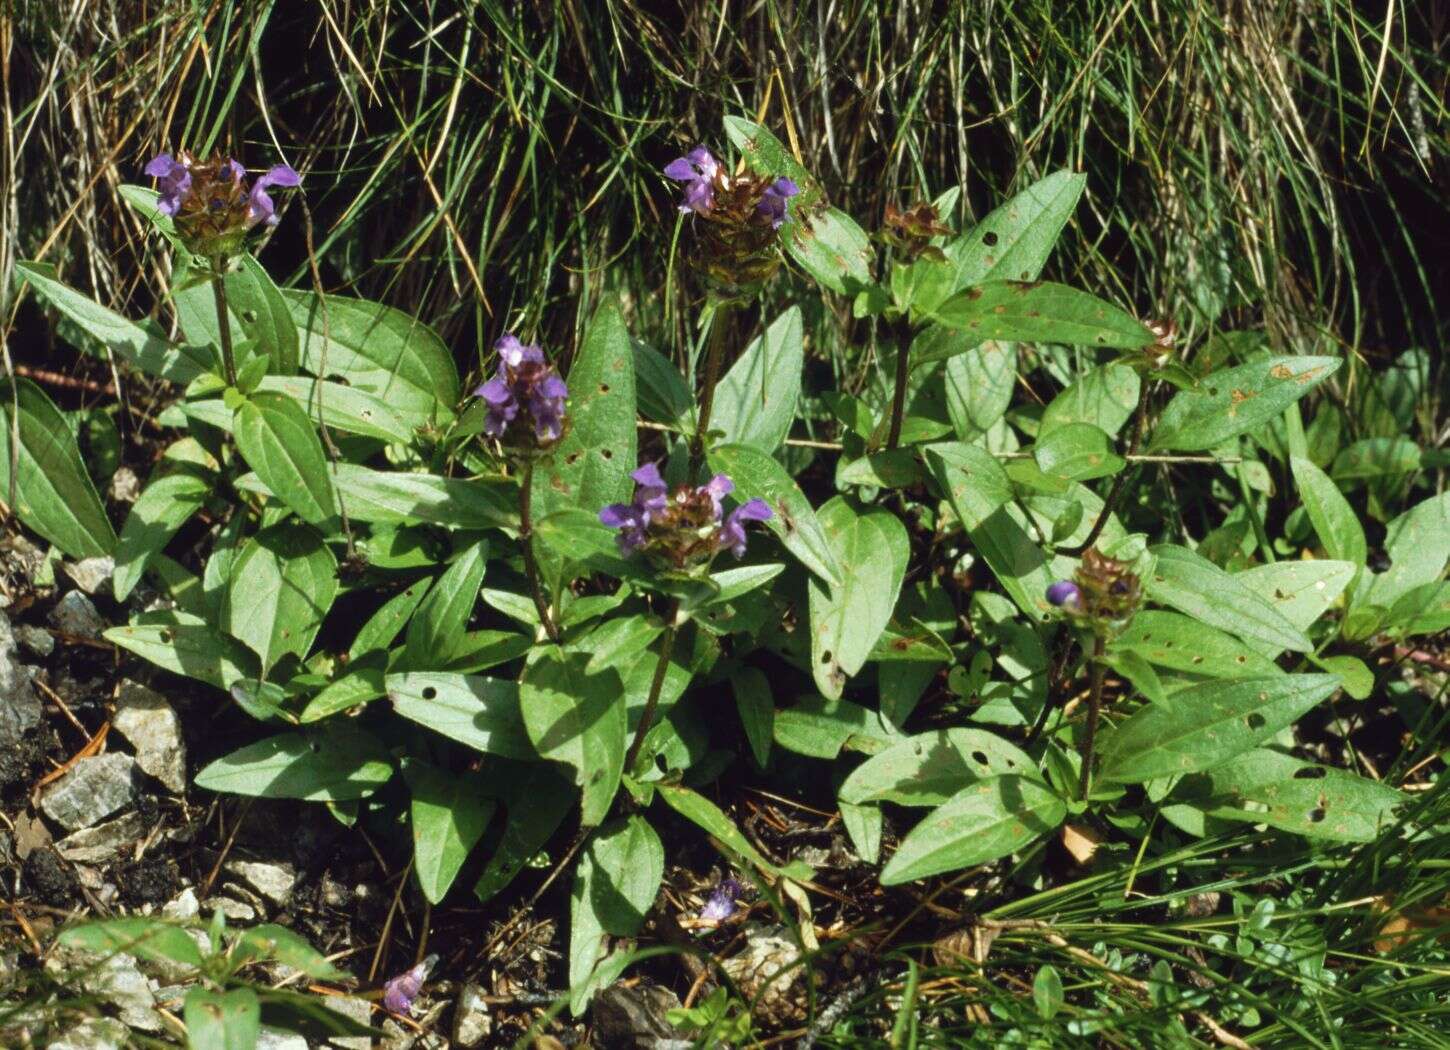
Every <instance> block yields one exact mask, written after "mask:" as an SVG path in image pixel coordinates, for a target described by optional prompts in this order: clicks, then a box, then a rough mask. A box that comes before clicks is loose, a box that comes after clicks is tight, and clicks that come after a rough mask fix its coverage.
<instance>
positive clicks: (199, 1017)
mask: <svg viewBox="0 0 1450 1050" xmlns="http://www.w3.org/2000/svg"><path fill="white" fill-rule="evenodd" d="M182 1016H183V1017H184V1018H185V1020H186V1045H187V1048H188V1050H254V1048H255V1047H256V1045H257V1040H258V1039H259V1038H260V1037H261V1032H262V1004H261V1003H259V1002H258V1001H257V993H256V992H254V991H252V989H250V988H233V989H232V990H231V991H229V992H213V991H208V990H207V989H205V988H193V989H191V991H189V992H187V993H186V999H185V1001H184V1002H183V1004H182Z"/></svg>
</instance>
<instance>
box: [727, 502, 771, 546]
mask: <svg viewBox="0 0 1450 1050" xmlns="http://www.w3.org/2000/svg"><path fill="white" fill-rule="evenodd" d="M773 517H775V515H774V514H772V513H771V510H770V505H769V504H768V503H766V502H765V500H763V499H753V500H749V501H747V502H745V503H743V504H741V505H740V506H738V507H736V508H735V509H734V510H732V511H731V512H730V516H729V517H728V518H726V519H725V524H724V525H722V526H721V527H720V535H719V537H718V538H717V539H716V542H717V543H719V545H720V546H721V547H729V548H730V553H731V554H733V555H735V557H737V558H743V557H744V556H745V523H746V522H747V521H769V520H770V519H771V518H773Z"/></svg>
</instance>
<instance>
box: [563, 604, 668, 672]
mask: <svg viewBox="0 0 1450 1050" xmlns="http://www.w3.org/2000/svg"><path fill="white" fill-rule="evenodd" d="M664 629H665V627H664V624H663V623H661V622H660V621H659V620H658V619H655V618H652V617H648V616H645V615H643V614H636V615H634V616H616V617H614V618H613V619H609V620H605V621H604V622H603V623H602V624H600V625H599V626H598V627H596V628H594V630H592V631H590V632H589V634H588V635H587V636H586V637H585V638H584V639H583V640H582V641H581V642H580V648H581V649H587V650H588V651H589V663H588V664H586V665H585V667H584V673H585V674H596V673H597V672H599V671H602V670H604V669H605V668H606V667H619V666H626V667H627V666H628V665H629V664H630V663H632V662H633V661H634V660H635V659H637V658H638V656H639V654H640V653H642V652H644V650H646V649H647V648H649V646H650V644H651V643H652V642H653V641H654V640H655V639H656V638H658V637H659V636H660V635H661V634H662V633H663V632H664Z"/></svg>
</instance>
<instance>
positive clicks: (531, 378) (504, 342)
mask: <svg viewBox="0 0 1450 1050" xmlns="http://www.w3.org/2000/svg"><path fill="white" fill-rule="evenodd" d="M494 349H496V350H497V351H498V357H499V362H498V372H497V373H496V374H495V375H494V377H493V378H492V379H490V380H489V381H488V382H487V383H484V384H483V385H482V386H481V387H479V388H478V389H477V390H475V391H474V394H475V395H476V396H477V397H481V398H483V400H484V401H485V402H486V403H487V404H488V417H487V418H486V419H485V420H484V422H483V432H484V433H485V434H487V435H489V437H495V438H503V437H504V436H505V435H506V434H508V432H509V430H510V428H511V427H512V425H513V423H514V421H515V420H516V419H517V418H518V416H519V412H520V411H521V410H522V411H523V412H524V413H525V414H526V416H527V417H528V420H529V422H531V423H532V424H533V430H532V432H531V433H532V439H533V441H534V442H535V443H536V444H537V445H539V446H541V447H547V446H549V445H552V444H554V442H556V441H558V440H559V439H560V438H561V437H563V436H564V402H565V399H566V398H568V396H569V388H568V386H566V385H565V383H564V381H563V380H562V379H560V378H559V376H558V374H557V373H556V372H555V371H554V367H553V365H551V364H549V363H548V361H547V360H545V358H544V351H543V350H541V349H540V348H539V347H537V346H528V345H527V344H525V343H522V342H520V341H519V338H518V337H517V336H516V335H514V334H513V333H512V332H510V333H506V334H505V335H504V336H502V337H501V338H500V339H499V341H498V342H497V343H495V344H494Z"/></svg>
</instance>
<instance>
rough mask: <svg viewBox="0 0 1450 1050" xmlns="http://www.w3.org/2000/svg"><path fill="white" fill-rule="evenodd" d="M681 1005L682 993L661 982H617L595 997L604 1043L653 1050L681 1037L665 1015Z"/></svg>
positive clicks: (596, 1026) (597, 1024) (632, 1049)
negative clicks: (633, 983)
mask: <svg viewBox="0 0 1450 1050" xmlns="http://www.w3.org/2000/svg"><path fill="white" fill-rule="evenodd" d="M679 1006H680V998H679V996H677V995H676V994H675V993H674V992H672V991H670V990H669V989H668V988H664V987H661V986H660V985H657V984H639V985H634V986H626V985H623V984H613V985H610V986H609V987H608V988H606V989H604V991H602V992H600V993H599V997H598V998H597V999H595V1000H594V1007H593V1018H594V1029H595V1032H596V1033H597V1036H598V1039H599V1042H600V1044H601V1045H603V1046H613V1047H619V1048H620V1050H646V1048H650V1050H653V1048H655V1047H658V1046H659V1045H660V1043H661V1042H663V1041H667V1040H674V1039H678V1038H679V1036H680V1033H679V1032H678V1031H677V1030H676V1029H675V1026H674V1025H672V1024H670V1022H669V1021H668V1020H667V1019H666V1016H665V1015H666V1014H667V1013H668V1012H669V1011H670V1010H675V1009H678V1008H679ZM685 1045H687V1046H688V1045H689V1042H688V1041H686V1044H685Z"/></svg>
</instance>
